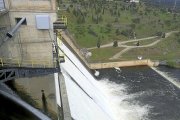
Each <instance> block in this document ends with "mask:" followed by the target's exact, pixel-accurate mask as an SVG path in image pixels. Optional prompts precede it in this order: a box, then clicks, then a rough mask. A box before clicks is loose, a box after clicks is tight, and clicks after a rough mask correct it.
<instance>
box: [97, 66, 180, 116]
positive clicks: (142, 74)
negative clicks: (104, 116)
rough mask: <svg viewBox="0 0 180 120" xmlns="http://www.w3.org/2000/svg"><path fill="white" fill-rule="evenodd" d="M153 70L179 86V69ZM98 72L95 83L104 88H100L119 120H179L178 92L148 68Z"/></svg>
mask: <svg viewBox="0 0 180 120" xmlns="http://www.w3.org/2000/svg"><path fill="white" fill-rule="evenodd" d="M156 69H157V70H158V71H161V73H163V74H165V75H166V76H168V77H169V78H171V79H173V80H174V81H176V82H180V69H173V68H168V67H164V66H163V67H157V68H156ZM98 71H99V76H98V77H97V79H98V80H99V82H100V83H101V84H102V83H103V84H104V86H106V87H104V86H103V87H102V85H100V86H99V87H100V89H101V90H102V91H104V94H105V95H107V96H109V95H110V97H112V98H111V102H112V103H114V107H115V110H116V111H115V112H116V113H117V114H118V115H119V120H180V89H179V88H178V86H175V85H174V84H172V83H171V82H170V81H168V80H167V79H165V78H163V77H162V76H160V75H159V74H158V73H157V72H155V71H154V70H152V69H151V68H149V67H145V66H143V67H128V68H120V69H119V68H114V69H103V70H98ZM179 87H180V86H179ZM107 88H108V89H107ZM112 105H113V104H112ZM115 105H118V106H115Z"/></svg>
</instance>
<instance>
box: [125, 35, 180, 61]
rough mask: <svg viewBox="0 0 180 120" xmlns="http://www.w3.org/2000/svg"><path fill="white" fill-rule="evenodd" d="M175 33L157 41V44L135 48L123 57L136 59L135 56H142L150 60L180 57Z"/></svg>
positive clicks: (179, 48)
mask: <svg viewBox="0 0 180 120" xmlns="http://www.w3.org/2000/svg"><path fill="white" fill-rule="evenodd" d="M178 39H180V38H177V36H176V35H172V36H171V37H168V38H166V39H164V40H163V41H161V42H159V43H158V44H157V45H155V46H153V47H148V48H135V49H132V50H130V51H128V52H127V53H125V54H123V56H122V57H123V58H124V59H127V60H129V59H137V56H139V55H141V56H143V59H152V60H173V59H180V42H178Z"/></svg>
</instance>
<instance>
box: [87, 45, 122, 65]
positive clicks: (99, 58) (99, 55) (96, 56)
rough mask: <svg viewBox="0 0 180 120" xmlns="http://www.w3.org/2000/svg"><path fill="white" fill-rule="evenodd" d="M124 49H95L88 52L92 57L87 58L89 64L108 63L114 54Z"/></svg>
mask: <svg viewBox="0 0 180 120" xmlns="http://www.w3.org/2000/svg"><path fill="white" fill-rule="evenodd" d="M123 49H124V48H119V47H109V48H97V49H93V50H91V51H90V52H91V53H92V56H91V57H90V58H89V62H108V61H111V60H109V58H111V57H112V56H113V55H114V54H116V53H118V52H120V51H121V50H123Z"/></svg>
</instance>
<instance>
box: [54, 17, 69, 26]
mask: <svg viewBox="0 0 180 120" xmlns="http://www.w3.org/2000/svg"><path fill="white" fill-rule="evenodd" d="M57 20H58V21H61V22H62V23H64V25H65V26H67V23H68V22H67V17H66V16H61V17H59V18H58V19H57Z"/></svg>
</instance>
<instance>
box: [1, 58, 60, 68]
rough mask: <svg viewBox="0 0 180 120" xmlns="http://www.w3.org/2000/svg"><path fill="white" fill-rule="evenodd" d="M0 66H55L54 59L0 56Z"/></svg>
mask: <svg viewBox="0 0 180 120" xmlns="http://www.w3.org/2000/svg"><path fill="white" fill-rule="evenodd" d="M0 67H30V68H52V67H57V66H56V61H48V60H38V59H31V60H21V59H18V58H0Z"/></svg>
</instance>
